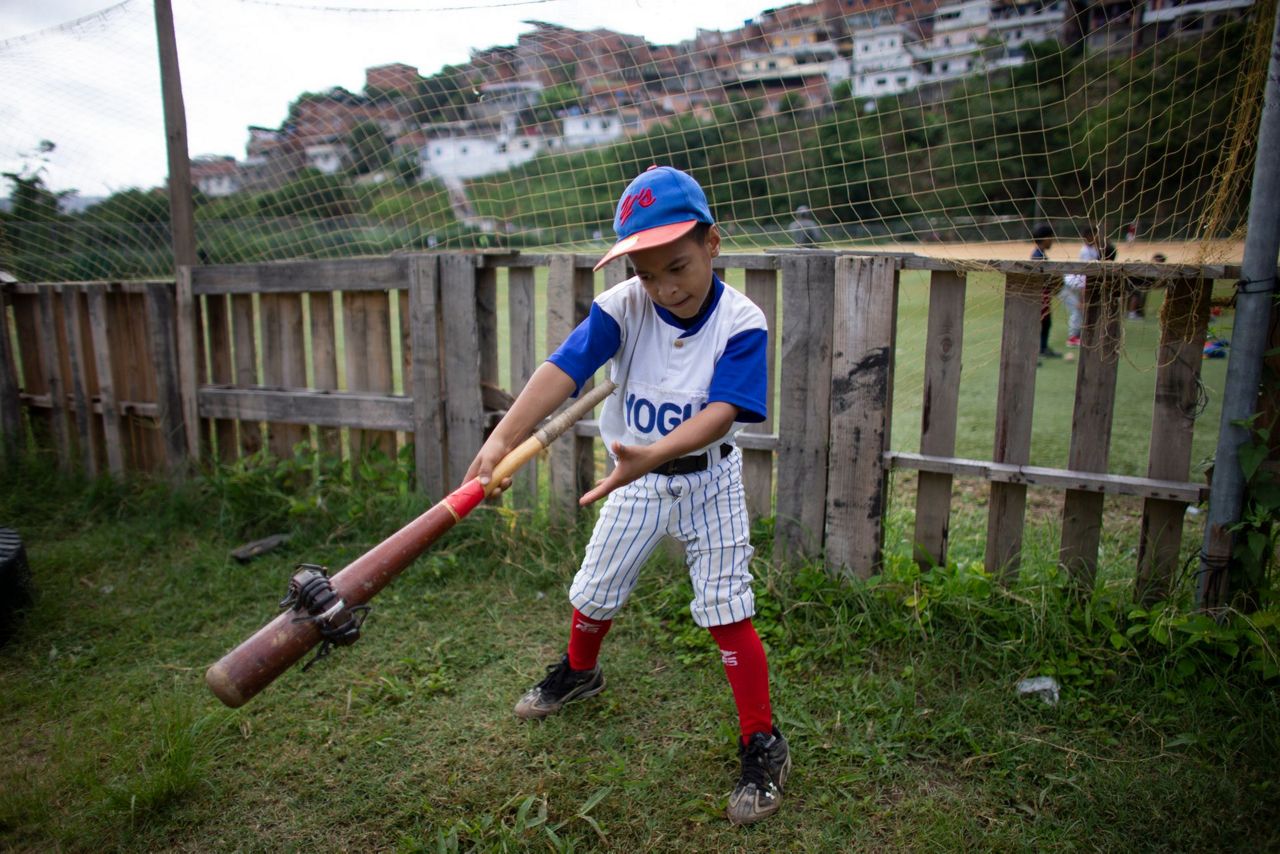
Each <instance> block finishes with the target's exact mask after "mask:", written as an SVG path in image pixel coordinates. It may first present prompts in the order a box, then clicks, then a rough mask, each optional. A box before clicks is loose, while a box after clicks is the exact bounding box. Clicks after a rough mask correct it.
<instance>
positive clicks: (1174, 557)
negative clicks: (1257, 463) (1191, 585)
mask: <svg viewBox="0 0 1280 854" xmlns="http://www.w3.org/2000/svg"><path fill="white" fill-rule="evenodd" d="M1212 292H1213V282H1210V281H1200V280H1195V279H1184V280H1177V281H1173V282H1170V283H1169V288H1168V291H1167V292H1166V294H1165V301H1164V306H1163V308H1162V310H1161V312H1160V324H1161V328H1160V345H1159V350H1158V351H1157V355H1156V387H1155V405H1154V407H1153V410H1152V413H1151V449H1150V451H1149V453H1148V456H1147V476H1148V477H1152V478H1168V479H1174V480H1185V479H1186V478H1187V477H1188V476H1189V475H1190V473H1191V438H1192V435H1193V433H1194V431H1195V420H1196V412H1197V409H1198V408H1199V403H1200V400H1199V398H1200V389H1199V382H1200V363H1201V359H1202V353H1203V351H1204V338H1205V330H1206V327H1207V325H1208V322H1209V298H1210V296H1212ZM1197 500H1198V499H1195V498H1192V499H1188V500H1184V501H1173V500H1167V499H1162V498H1148V499H1147V501H1146V502H1145V503H1144V504H1143V507H1142V527H1141V532H1140V534H1139V539H1138V570H1137V577H1136V580H1135V585H1134V587H1135V589H1134V598H1135V599H1136V600H1137V601H1138V602H1141V603H1143V604H1146V605H1149V604H1151V603H1153V602H1156V601H1159V600H1160V599H1164V598H1166V597H1167V596H1168V595H1169V593H1170V592H1171V591H1172V589H1173V583H1174V579H1175V578H1176V577H1177V573H1178V568H1179V552H1180V551H1181V548H1182V525H1183V520H1184V519H1185V517H1186V510H1187V503H1189V502H1193V501H1197Z"/></svg>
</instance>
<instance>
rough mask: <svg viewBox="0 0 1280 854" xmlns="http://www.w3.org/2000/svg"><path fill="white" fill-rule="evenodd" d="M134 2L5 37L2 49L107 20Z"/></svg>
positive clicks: (119, 4)
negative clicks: (91, 22) (30, 31)
mask: <svg viewBox="0 0 1280 854" xmlns="http://www.w3.org/2000/svg"><path fill="white" fill-rule="evenodd" d="M132 3H133V0H123V2H120V3H116V4H115V5H114V6H107V7H106V8H104V9H99V10H98V11H96V12H90V13H89V14H88V15H84V16H81V17H79V18H76V19H75V20H71V21H66V22H64V23H61V24H55V25H54V26H52V27H45V28H44V29H43V30H36V31H35V32H32V33H24V34H23V35H20V36H14V37H13V38H8V39H5V40H4V41H0V50H3V49H5V48H7V47H10V46H11V45H16V44H22V43H23V42H29V41H35V40H36V39H38V38H42V37H43V36H47V35H52V34H53V33H56V32H63V31H65V30H74V29H76V28H78V27H80V26H83V25H84V24H87V23H89V22H90V21H99V20H105V19H106V18H107V17H109V16H110V15H113V14H114V13H116V12H119V11H121V10H123V9H124V7H126V6H129V5H132Z"/></svg>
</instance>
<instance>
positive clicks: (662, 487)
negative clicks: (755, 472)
mask: <svg viewBox="0 0 1280 854" xmlns="http://www.w3.org/2000/svg"><path fill="white" fill-rule="evenodd" d="M749 532H750V523H749V521H748V519H747V502H746V497H745V494H744V492H743V489H742V454H741V453H740V452H739V451H738V450H737V449H734V451H733V452H732V453H731V454H730V455H729V456H727V457H725V458H724V459H723V460H721V461H720V462H719V463H717V464H716V465H715V466H712V467H711V468H710V469H708V470H707V471H703V472H698V473H696V474H678V475H672V476H670V477H668V476H666V475H660V474H647V475H645V476H644V477H642V478H640V479H639V480H636V481H633V482H631V483H629V484H627V485H626V486H624V487H623V488H622V489H618V490H615V491H614V492H612V493H610V494H609V497H608V498H607V499H606V500H605V503H604V507H603V508H601V510H600V518H599V519H598V520H597V521H596V527H595V530H594V531H593V532H592V534H591V542H589V543H588V544H587V553H586V555H585V556H584V557H583V559H582V567H581V568H580V569H579V570H578V573H577V575H575V576H574V578H573V584H572V585H571V586H570V588H569V601H570V602H572V603H573V606H574V607H575V608H577V609H578V610H579V611H580V612H582V614H584V615H585V616H587V617H590V618H591V619H593V620H611V619H613V616H614V615H615V614H617V613H618V611H619V610H621V609H622V606H623V605H624V604H626V601H627V597H629V596H630V595H631V591H632V590H633V589H635V586H636V581H637V580H638V578H639V576H640V567H642V566H643V565H644V562H645V561H646V560H647V559H648V557H649V555H651V554H652V553H653V550H654V548H656V547H657V545H658V543H659V542H661V540H662V537H663V535H664V534H669V535H670V536H672V537H674V538H675V539H677V540H679V541H680V542H682V543H684V545H685V559H686V561H687V562H688V564H689V579H690V581H692V582H693V601H692V602H690V603H689V610H690V612H691V613H692V614H693V621H694V622H695V623H697V624H698V625H699V626H702V627H703V628H710V627H711V626H723V625H728V624H729V623H736V622H739V621H740V620H745V619H747V618H748V617H751V616H753V615H754V614H755V611H756V600H755V594H753V593H752V592H751V572H750V569H749V568H748V567H749V565H750V563H751V555H752V553H753V552H754V551H755V550H754V549H753V548H752V547H751V543H750V539H749Z"/></svg>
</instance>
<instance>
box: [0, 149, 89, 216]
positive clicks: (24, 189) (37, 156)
mask: <svg viewBox="0 0 1280 854" xmlns="http://www.w3.org/2000/svg"><path fill="white" fill-rule="evenodd" d="M55 148H57V146H56V145H55V144H54V143H52V142H50V141H49V140H47V139H42V140H40V142H39V144H37V146H36V150H35V151H32V152H26V153H24V154H23V159H24V161H25V162H24V163H23V164H22V170H21V171H20V172H3V173H0V174H2V175H3V176H4V177H5V178H8V179H9V180H10V181H12V182H13V189H12V190H10V191H9V207H10V213H11V215H12V216H13V218H14V219H15V220H18V221H20V222H48V221H49V220H53V219H56V218H57V217H58V203H59V201H61V200H62V198H63V197H64V196H67V195H69V194H70V193H71V192H73V191H71V190H67V191H64V192H61V193H55V192H53V191H52V190H50V189H49V188H48V187H47V186H45V183H44V172H45V169H46V167H47V166H48V163H49V155H50V154H52V153H53V150H54V149H55ZM32 159H34V160H35V161H36V162H37V163H38V164H39V165H33V164H32V162H31V160H32Z"/></svg>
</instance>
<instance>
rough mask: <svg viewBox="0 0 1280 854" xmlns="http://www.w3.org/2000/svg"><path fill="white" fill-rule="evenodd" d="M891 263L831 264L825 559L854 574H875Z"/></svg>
mask: <svg viewBox="0 0 1280 854" xmlns="http://www.w3.org/2000/svg"><path fill="white" fill-rule="evenodd" d="M893 265H894V262H893V259H892V258H883V257H882V258H853V257H844V258H839V259H837V260H836V264H835V310H834V314H833V329H832V338H831V341H832V343H831V404H830V405H831V410H830V413H831V433H830V452H829V455H828V462H827V471H826V475H827V508H826V513H827V518H826V527H825V543H826V561H827V566H828V567H830V568H831V569H835V570H839V571H848V572H852V573H853V574H854V575H856V576H857V577H859V578H869V577H870V576H871V575H873V574H874V573H875V572H876V570H877V569H878V568H879V566H880V562H881V555H882V551H883V547H884V513H885V506H886V504H887V501H888V495H889V478H888V475H889V468H888V466H886V465H885V463H884V453H885V451H887V450H888V449H889V436H890V428H891V426H892V419H891V416H892V413H893V353H894V349H893V344H894V331H895V328H896V326H897V314H898V281H897V270H896V269H895V268H894V266H893Z"/></svg>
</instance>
